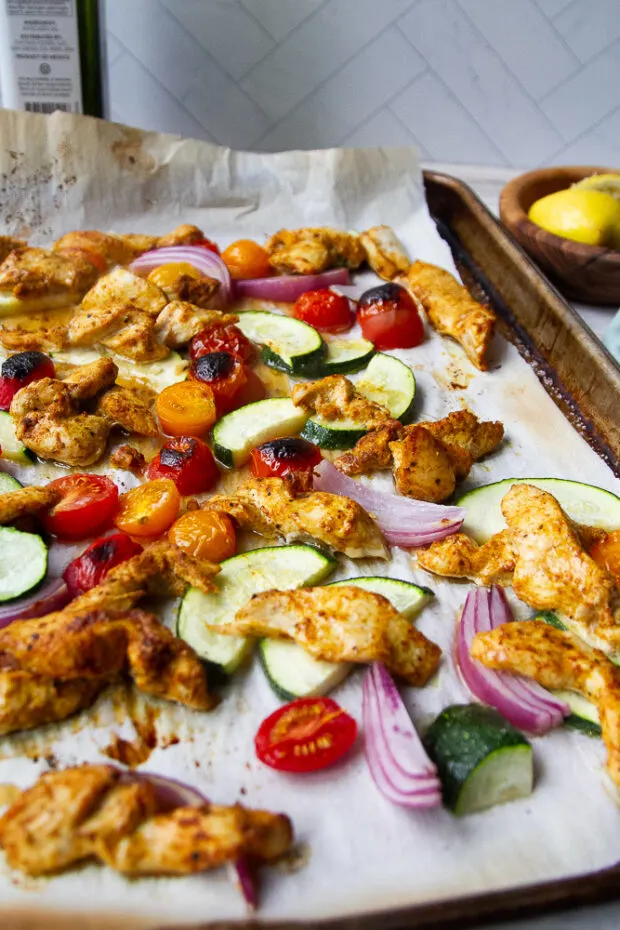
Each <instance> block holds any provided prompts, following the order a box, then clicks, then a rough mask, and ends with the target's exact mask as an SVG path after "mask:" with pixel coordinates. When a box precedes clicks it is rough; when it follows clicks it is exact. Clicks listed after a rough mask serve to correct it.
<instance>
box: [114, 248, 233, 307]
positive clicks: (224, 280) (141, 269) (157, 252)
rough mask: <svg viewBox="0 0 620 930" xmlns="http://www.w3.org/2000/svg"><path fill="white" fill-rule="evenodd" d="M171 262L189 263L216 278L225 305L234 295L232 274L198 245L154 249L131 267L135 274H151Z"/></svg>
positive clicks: (220, 261)
mask: <svg viewBox="0 0 620 930" xmlns="http://www.w3.org/2000/svg"><path fill="white" fill-rule="evenodd" d="M171 262H188V263H189V264H190V265H192V267H194V268H195V269H196V270H197V271H201V272H202V274H204V275H206V277H208V278H216V279H217V280H218V281H219V282H220V290H219V296H220V297H221V298H222V301H223V302H224V303H228V302H229V301H230V298H231V294H232V282H231V279H230V272H229V270H228V268H227V266H226V264H225V263H224V262H223V261H222V259H221V258H220V256H219V255H217V254H216V253H215V252H211V251H210V250H209V249H203V248H202V247H200V246H196V245H171V246H168V248H165V249H152V250H151V251H150V252H144V253H143V254H142V255H140V256H139V257H138V258H136V260H135V261H133V262H132V263H131V265H130V266H129V270H130V271H133V272H134V273H135V274H140V275H143V274H149V273H150V272H151V271H154V270H155V269H156V268H159V267H160V265H169V264H170V263H171Z"/></svg>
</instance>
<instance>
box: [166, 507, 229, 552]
mask: <svg viewBox="0 0 620 930" xmlns="http://www.w3.org/2000/svg"><path fill="white" fill-rule="evenodd" d="M168 539H169V540H170V542H171V543H174V545H175V546H178V547H179V549H183V551H184V552H187V553H189V555H193V556H195V557H196V558H197V559H207V560H208V561H209V562H221V561H223V559H229V558H230V557H231V556H232V555H234V554H235V551H236V549H237V534H236V532H235V525H234V523H233V522H232V520H231V519H230V517H229V516H228V514H225V513H218V512H217V511H216V510H190V511H188V513H184V514H183V516H182V517H179V519H178V520H177V521H176V523H173V524H172V526H171V527H170V530H169V531H168Z"/></svg>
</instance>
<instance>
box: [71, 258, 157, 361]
mask: <svg viewBox="0 0 620 930" xmlns="http://www.w3.org/2000/svg"><path fill="white" fill-rule="evenodd" d="M167 303H168V298H167V297H166V295H165V294H164V292H163V291H162V290H161V289H160V288H159V287H157V286H156V285H155V284H152V283H151V282H150V281H147V280H145V279H144V278H141V277H139V275H136V274H133V273H132V272H131V271H128V270H127V269H126V268H115V269H114V270H113V271H110V272H109V273H108V274H107V275H104V277H103V278H100V279H99V281H98V282H97V284H96V285H95V286H94V287H92V288H91V289H90V291H89V292H88V293H87V294H86V295H85V297H84V299H83V300H82V303H81V304H80V306H79V307H78V308H77V310H76V311H75V313H74V314H73V317H72V318H71V321H70V322H69V326H68V329H67V333H68V340H69V343H70V344H71V345H77V346H92V345H96V344H97V343H100V344H101V345H104V346H106V347H107V348H108V349H111V350H112V351H113V352H118V354H119V355H124V356H125V357H127V358H131V359H133V360H134V361H136V362H151V361H157V360H158V359H161V358H165V357H166V355H168V351H169V350H168V347H167V346H165V345H164V344H163V343H162V342H160V341H159V340H158V338H157V333H156V330H155V322H156V319H157V316H158V314H159V313H160V311H161V310H163V309H164V307H165V306H166V304H167Z"/></svg>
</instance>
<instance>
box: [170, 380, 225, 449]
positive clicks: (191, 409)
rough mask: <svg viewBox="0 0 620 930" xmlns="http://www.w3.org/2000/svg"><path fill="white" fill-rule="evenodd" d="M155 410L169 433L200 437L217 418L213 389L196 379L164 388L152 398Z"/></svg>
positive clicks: (171, 434)
mask: <svg viewBox="0 0 620 930" xmlns="http://www.w3.org/2000/svg"><path fill="white" fill-rule="evenodd" d="M155 412H156V414H157V417H158V419H159V422H160V423H161V426H162V429H163V431H164V432H165V433H167V434H168V435H169V436H201V435H202V434H203V433H206V431H207V430H208V429H210V428H211V427H212V426H213V424H214V423H215V421H216V419H217V410H216V407H215V398H214V396H213V391H212V390H211V388H210V387H209V386H208V385H206V384H202V383H200V382H198V381H179V383H178V384H171V385H169V386H168V387H167V388H164V389H163V391H161V392H160V393H159V394H158V395H157V399H156V400H155Z"/></svg>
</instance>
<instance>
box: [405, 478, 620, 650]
mask: <svg viewBox="0 0 620 930" xmlns="http://www.w3.org/2000/svg"><path fill="white" fill-rule="evenodd" d="M502 513H503V515H504V519H505V520H506V523H507V524H508V529H506V530H502V531H501V532H500V533H497V534H496V535H495V536H493V537H491V539H490V540H489V541H488V542H486V543H485V544H484V545H483V546H480V547H478V546H477V545H476V544H475V543H474V542H472V541H471V540H470V539H468V538H467V537H465V536H463V535H462V534H459V535H456V536H450V537H448V538H446V539H444V540H441V541H440V542H437V543H433V544H432V545H431V546H430V548H429V549H427V550H426V551H420V552H419V554H418V563H419V564H420V565H421V566H422V567H423V568H426V569H428V570H429V571H432V572H434V573H435V574H439V575H447V576H450V577H467V578H471V579H472V580H474V581H476V582H477V583H478V584H489V583H491V582H492V581H498V582H499V583H502V584H512V588H513V590H514V592H515V594H516V595H517V597H519V598H520V599H521V600H522V601H524V602H525V603H526V604H529V605H530V607H534V608H535V609H536V610H558V611H560V612H561V613H563V614H566V615H567V616H568V617H570V618H571V619H572V620H573V621H574V622H575V623H576V624H578V625H579V626H580V627H581V628H582V630H583V635H584V637H586V638H587V637H588V635H589V634H590V633H594V634H595V635H596V636H598V637H600V638H601V639H602V640H604V641H605V642H606V643H608V644H609V645H610V647H613V648H614V650H618V649H619V648H620V594H619V592H618V589H617V588H616V585H615V582H614V579H613V576H612V575H611V574H610V573H609V572H608V571H607V569H605V568H602V567H601V566H600V565H597V563H596V562H595V561H594V560H593V559H592V558H591V557H590V556H589V555H588V554H587V552H586V551H585V550H584V548H583V545H582V542H581V539H580V536H579V530H578V528H577V527H576V526H575V525H574V524H573V523H572V522H571V520H570V519H569V518H568V517H567V516H566V514H565V513H564V511H563V510H562V508H561V506H560V505H559V503H558V502H557V500H556V499H555V498H554V497H553V496H552V495H551V494H549V493H548V492H547V491H542V490H540V489H539V488H535V487H534V486H533V485H529V484H515V485H513V486H512V487H511V488H510V490H509V491H508V493H507V494H506V495H505V496H504V498H503V500H502Z"/></svg>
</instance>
